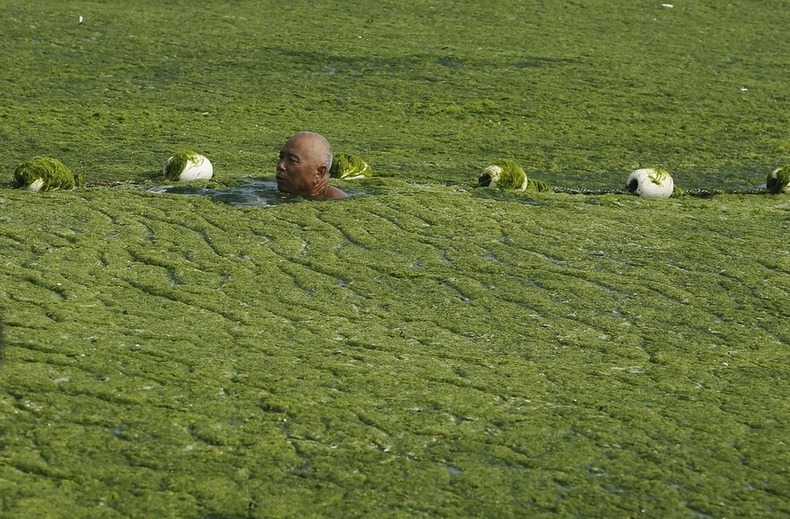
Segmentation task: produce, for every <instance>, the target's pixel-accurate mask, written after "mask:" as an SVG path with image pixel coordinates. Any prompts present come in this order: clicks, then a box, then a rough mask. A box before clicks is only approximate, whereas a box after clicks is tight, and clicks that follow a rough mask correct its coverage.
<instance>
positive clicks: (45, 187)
mask: <svg viewBox="0 0 790 519" xmlns="http://www.w3.org/2000/svg"><path fill="white" fill-rule="evenodd" d="M81 185H83V181H82V175H80V174H79V173H73V172H72V171H71V170H70V169H69V168H68V166H66V165H65V164H63V163H62V162H61V161H59V160H58V159H55V158H52V157H45V156H39V157H33V158H32V159H30V160H29V161H27V162H24V163H22V164H20V165H19V166H17V167H16V169H15V170H14V187H16V188H26V189H28V190H30V191H54V190H57V189H74V188H75V187H79V186H81Z"/></svg>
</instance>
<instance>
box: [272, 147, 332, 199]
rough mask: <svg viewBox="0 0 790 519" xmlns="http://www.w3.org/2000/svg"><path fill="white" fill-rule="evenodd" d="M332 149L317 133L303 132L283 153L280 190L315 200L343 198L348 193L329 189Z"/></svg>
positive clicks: (278, 168) (278, 183) (278, 171)
mask: <svg viewBox="0 0 790 519" xmlns="http://www.w3.org/2000/svg"><path fill="white" fill-rule="evenodd" d="M331 169H332V146H331V145H330V144H329V141H328V140H326V137H324V136H323V135H321V134H320V133H315V132H299V133H297V134H295V135H293V136H291V138H289V139H288V140H287V141H285V144H284V145H283V147H282V149H281V150H280V160H279V161H278V162H277V189H279V190H280V191H283V192H285V193H291V194H294V195H302V196H306V197H309V198H312V199H320V200H326V199H330V198H342V197H343V196H345V193H343V192H342V191H340V190H339V189H337V188H334V187H332V186H330V185H329V171H330V170H331Z"/></svg>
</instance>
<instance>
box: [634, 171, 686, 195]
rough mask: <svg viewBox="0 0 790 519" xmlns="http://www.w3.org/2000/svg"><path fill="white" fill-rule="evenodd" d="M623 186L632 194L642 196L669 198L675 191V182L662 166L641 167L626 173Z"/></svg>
mask: <svg viewBox="0 0 790 519" xmlns="http://www.w3.org/2000/svg"><path fill="white" fill-rule="evenodd" d="M625 187H626V189H627V190H628V192H629V193H631V194H632V195H638V196H641V197H642V198H669V197H670V196H672V194H673V193H674V192H675V182H674V181H673V180H672V176H671V175H670V174H669V172H668V171H667V170H665V169H662V168H643V169H637V170H635V171H632V172H631V174H630V175H628V180H626V183H625Z"/></svg>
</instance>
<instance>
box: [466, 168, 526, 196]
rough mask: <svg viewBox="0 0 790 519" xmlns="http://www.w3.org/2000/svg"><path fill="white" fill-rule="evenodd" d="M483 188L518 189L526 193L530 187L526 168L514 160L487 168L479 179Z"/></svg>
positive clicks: (479, 183)
mask: <svg viewBox="0 0 790 519" xmlns="http://www.w3.org/2000/svg"><path fill="white" fill-rule="evenodd" d="M477 182H478V185H480V186H481V187H498V188H500V189H518V190H521V191H525V190H526V189H527V187H528V186H529V180H528V179H527V174H526V173H525V172H524V168H522V167H521V166H519V165H518V163H517V162H516V161H514V160H501V161H499V162H495V163H493V164H491V165H490V166H488V167H486V168H485V169H484V170H483V172H482V173H481V174H480V176H479V177H478V179H477Z"/></svg>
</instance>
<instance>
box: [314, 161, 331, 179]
mask: <svg viewBox="0 0 790 519" xmlns="http://www.w3.org/2000/svg"><path fill="white" fill-rule="evenodd" d="M316 172H317V173H318V175H317V176H316V177H315V178H316V181H317V180H319V179H322V178H324V177H326V176H327V174H328V172H329V170H328V169H327V167H326V166H324V165H321V166H318V169H317V171H316Z"/></svg>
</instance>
